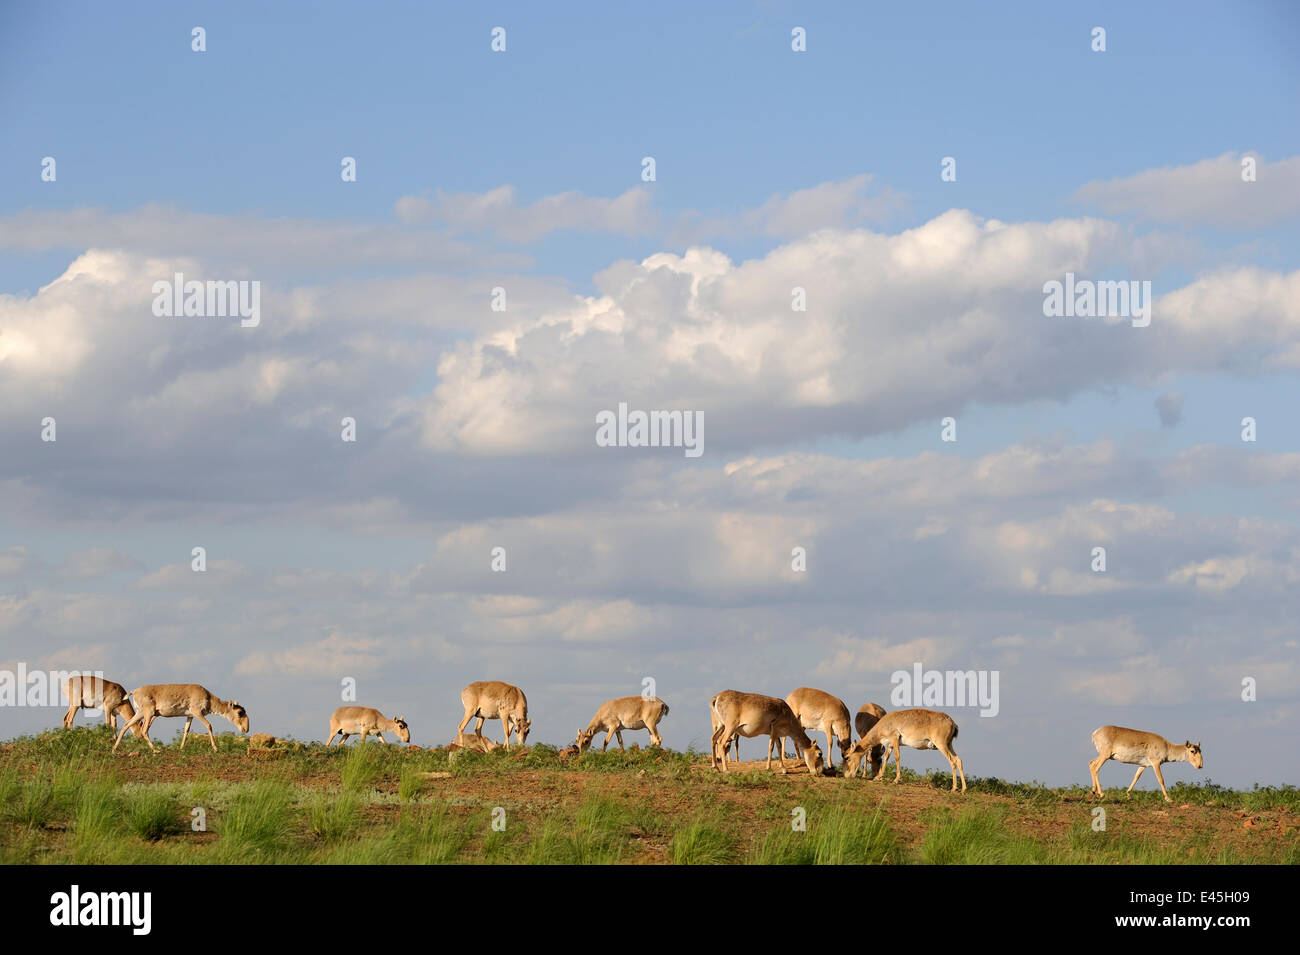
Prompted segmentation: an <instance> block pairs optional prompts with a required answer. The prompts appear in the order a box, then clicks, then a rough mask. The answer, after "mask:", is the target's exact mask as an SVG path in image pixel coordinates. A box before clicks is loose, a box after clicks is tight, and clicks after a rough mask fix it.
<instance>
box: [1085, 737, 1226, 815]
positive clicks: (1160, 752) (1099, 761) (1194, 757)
mask: <svg viewBox="0 0 1300 955" xmlns="http://www.w3.org/2000/svg"><path fill="white" fill-rule="evenodd" d="M1092 745H1093V746H1096V747H1097V758H1096V759H1094V760H1092V761H1091V762H1090V763H1088V772H1089V773H1091V774H1092V790H1091V791H1092V792H1094V793H1096V794H1097V795H1098V796H1105V795H1106V793H1105V791H1104V790H1102V788H1101V779H1100V778H1098V776H1097V772H1098V770H1100V769H1101V767H1102V766H1104V765H1105V763H1106V760H1108V759H1114V760H1117V761H1119V762H1121V763H1130V764H1136V765H1137V768H1138V771H1137V772H1136V773H1134V775H1133V782H1131V783H1129V784H1128V789H1127V790H1125V792H1129V793H1131V792H1132V791H1133V787H1134V786H1136V785H1137V781H1138V777H1139V776H1141V775H1142V772H1143V770H1145V769H1146V768H1147V767H1148V766H1150V767H1151V768H1152V769H1154V770H1155V772H1156V782H1158V783H1159V784H1160V791H1161V792H1162V793H1164V794H1165V802H1173V800H1172V799H1170V798H1169V793H1168V791H1167V790H1166V789H1165V778H1164V776H1162V775H1161V774H1160V764H1161V763H1191V764H1192V765H1193V766H1194V767H1195V768H1197V769H1200V768H1201V767H1202V766H1203V765H1205V760H1204V759H1203V758H1202V757H1201V744H1200V743H1193V742H1192V741H1191V740H1188V741H1186V742H1184V743H1183V744H1182V745H1181V746H1179V745H1177V744H1175V743H1171V742H1169V740H1167V739H1165V738H1164V737H1163V736H1157V735H1156V734H1155V733H1146V732H1143V731H1142V730H1131V729H1128V728H1127V727H1124V726H1100V727H1098V728H1097V729H1095V730H1093V732H1092Z"/></svg>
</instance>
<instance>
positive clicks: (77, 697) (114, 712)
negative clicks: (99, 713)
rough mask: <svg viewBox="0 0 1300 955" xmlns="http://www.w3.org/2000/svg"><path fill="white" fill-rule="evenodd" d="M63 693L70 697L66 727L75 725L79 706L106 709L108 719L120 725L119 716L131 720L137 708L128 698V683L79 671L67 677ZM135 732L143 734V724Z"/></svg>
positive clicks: (110, 724)
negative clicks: (82, 673)
mask: <svg viewBox="0 0 1300 955" xmlns="http://www.w3.org/2000/svg"><path fill="white" fill-rule="evenodd" d="M63 695H64V696H66V697H67V698H68V712H66V713H64V714H63V728H64V729H72V724H73V723H75V722H76V719H77V710H79V709H81V708H82V707H85V708H86V709H88V710H103V711H104V723H105V724H106V725H108V726H110V727H111V728H112V729H114V730H116V729H117V718H118V716H121V717H122V719H123V720H129V719H131V717H133V716H135V708H134V707H132V706H131V702H130V701H129V700H128V699H127V698H126V696H127V693H126V687H124V686H122V684H121V683H114V682H113V681H112V680H105V679H104V678H103V677H97V676H88V675H81V674H78V675H76V676H71V677H68V679H66V680H64V681H63ZM135 735H136V736H143V735H144V731H143V729H142V728H141V727H140V724H138V723H137V724H136V726H135Z"/></svg>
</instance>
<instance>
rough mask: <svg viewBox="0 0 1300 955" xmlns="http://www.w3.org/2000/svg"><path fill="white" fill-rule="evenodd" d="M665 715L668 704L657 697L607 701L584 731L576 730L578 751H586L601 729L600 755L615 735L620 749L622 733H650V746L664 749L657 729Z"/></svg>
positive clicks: (635, 697)
mask: <svg viewBox="0 0 1300 955" xmlns="http://www.w3.org/2000/svg"><path fill="white" fill-rule="evenodd" d="M667 715H668V704H667V703H665V702H664V701H663V700H661V699H659V697H657V696H652V697H649V698H647V697H644V696H620V697H619V698H618V699H614V700H606V701H605V702H604V703H602V704H601V706H600V709H598V710H597V711H596V715H595V716H593V717H592V718H591V722H590V723H588V724H587V728H586V729H585V730H582V729H580V730H578V752H580V753H583V752H586V751H587V748H588V747H589V746H591V741H592V740H593V739H595V737H596V734H597V733H599V732H600V731H601V730H604V731H605V745H604V746H602V747H601V748H600V751H601V752H602V753H603V752H605V751H606V750H607V749H609V741H610V740H611V739H612V738H614V737H615V736H617V737H618V748H619V749H622V748H623V730H642V729H644V730H649V731H650V745H651V746H663V744H664V740H663V737H662V736H660V735H659V730H658V726H659V721H660V720H661V719H663V718H664V717H665V716H667Z"/></svg>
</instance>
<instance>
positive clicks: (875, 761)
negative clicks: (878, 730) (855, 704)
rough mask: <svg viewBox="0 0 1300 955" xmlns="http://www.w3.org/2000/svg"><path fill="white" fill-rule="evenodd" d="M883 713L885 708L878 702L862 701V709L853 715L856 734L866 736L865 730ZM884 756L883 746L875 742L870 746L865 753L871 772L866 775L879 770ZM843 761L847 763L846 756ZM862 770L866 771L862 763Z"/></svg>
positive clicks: (876, 721) (878, 720) (877, 720)
mask: <svg viewBox="0 0 1300 955" xmlns="http://www.w3.org/2000/svg"><path fill="white" fill-rule="evenodd" d="M884 715H885V708H884V707H883V706H881V705H880V704H879V703H863V704H862V709H860V710H858V715H857V716H855V717H853V726H854V728H856V729H857V731H858V736H860V737H861V736H866V735H867V730H869V729H871V727H873V726H875V725H876V724H877V723H878V722H880V718H881V717H882V716H884ZM884 758H885V747H884V746H882V745H880V744H877V745H875V746H873V747H871V751H870V752H869V753H868V754H867V762H868V763H870V764H871V772H870V773H869V774H868V775H871V776H874V775H876V773H878V772H880V764H881V763H882V762H883V761H884ZM845 763H846V764H847V763H848V757H847V756H846V757H845ZM863 772H864V773H865V772H866V768H865V765H864V768H863Z"/></svg>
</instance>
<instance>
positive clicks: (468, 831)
mask: <svg viewBox="0 0 1300 955" xmlns="http://www.w3.org/2000/svg"><path fill="white" fill-rule="evenodd" d="M218 743H219V747H220V748H219V751H218V752H216V753H213V752H212V750H211V747H210V746H209V744H208V742H207V739H206V738H200V739H198V740H191V741H190V742H189V743H188V744H187V745H186V748H185V751H184V752H178V751H177V750H176V746H175V742H174V741H173V742H172V743H170V744H168V745H166V746H165V747H164V746H161V744H160V752H158V753H150V752H149V751H148V750H147V749H145V748H144V746H143V744H142V743H140V742H139V741H138V740H135V739H134V738H129V739H128V740H124V741H123V743H122V750H121V751H119V752H118V753H117V754H116V755H114V754H112V753H110V748H111V746H112V736H111V734H110V733H109V731H108V730H107V728H106V727H104V726H102V725H100V726H95V727H93V728H87V727H79V728H76V729H73V730H54V731H50V732H46V733H42V734H41V735H39V736H35V737H22V738H20V739H16V740H12V741H10V742H9V743H6V744H3V745H0V861H3V862H5V863H10V864H13V863H205V862H208V863H457V862H471V863H472V862H487V863H499V862H507V863H611V862H624V863H683V864H692V863H725V862H750V863H787V864H797V863H894V864H908V863H958V864H961V863H1088V864H1092V863H1138V864H1168V863H1201V862H1209V863H1229V864H1231V863H1287V864H1295V863H1300V790H1297V789H1296V788H1295V787H1292V786H1285V787H1268V788H1256V789H1254V790H1251V791H1233V790H1229V789H1224V788H1223V787H1220V786H1216V785H1214V784H1213V783H1212V782H1209V781H1207V782H1205V783H1204V784H1203V785H1189V784H1187V783H1181V782H1180V783H1177V784H1175V785H1173V786H1170V787H1169V789H1170V795H1171V796H1172V797H1173V799H1174V802H1173V803H1172V804H1168V803H1165V802H1164V800H1163V799H1162V798H1161V796H1160V793H1159V792H1158V791H1156V792H1152V791H1143V792H1136V791H1135V792H1134V794H1133V796H1132V798H1125V796H1124V786H1126V785H1127V780H1128V779H1130V778H1132V777H1131V776H1129V775H1126V774H1115V773H1112V774H1108V776H1107V777H1106V779H1104V780H1103V782H1104V783H1105V782H1109V783H1110V784H1111V788H1109V789H1108V790H1107V796H1106V799H1105V800H1104V801H1101V802H1100V803H1099V802H1098V801H1097V800H1096V799H1095V798H1094V797H1091V796H1090V795H1089V794H1088V792H1087V790H1086V789H1085V788H1083V787H1081V786H1078V787H1070V788H1065V789H1050V788H1048V787H1046V786H1042V785H1039V784H1037V783H1008V782H1003V781H1002V780H999V779H975V778H973V777H968V783H969V789H968V790H967V792H966V793H965V794H964V795H963V794H960V793H959V794H952V793H950V792H948V786H949V785H950V779H951V777H950V776H949V775H948V774H947V773H939V772H933V773H931V774H929V775H926V776H922V775H917V774H915V773H911V772H908V771H906V770H905V771H904V780H903V783H902V785H897V786H896V785H894V784H893V783H892V782H879V783H876V782H868V781H866V780H863V779H843V778H816V779H814V778H811V777H810V776H808V774H807V771H806V770H805V769H804V768H803V766H802V765H800V766H799V769H798V771H797V772H792V773H791V774H790V775H788V776H781V775H779V774H778V773H776V772H775V770H774V771H773V772H771V773H768V772H766V771H764V770H763V768H762V767H763V764H762V763H761V762H759V763H746V764H743V766H744V771H740V772H734V773H731V774H728V775H725V776H724V775H723V774H721V773H717V772H714V771H712V770H711V769H710V768H709V761H708V758H707V757H706V756H703V755H701V754H698V753H690V752H687V753H681V752H674V751H671V750H662V751H661V750H655V749H646V750H629V751H628V752H626V753H619V752H611V753H608V754H601V753H599V752H596V753H587V754H585V755H583V756H581V757H573V756H566V754H562V753H561V752H560V751H558V750H556V749H554V748H552V747H549V746H532V747H530V748H528V749H527V750H523V751H520V750H513V751H509V752H506V751H497V752H493V753H474V752H468V751H464V750H461V751H455V752H449V751H448V750H446V749H408V748H406V747H404V746H387V747H385V746H381V745H378V744H375V743H367V744H366V745H365V746H364V747H357V746H354V745H350V746H347V747H345V748H337V747H336V748H333V749H330V750H326V749H324V747H323V745H322V744H320V743H313V744H310V745H302V744H294V743H289V744H287V745H285V744H279V745H277V746H276V747H274V748H271V749H259V748H253V749H250V747H249V745H248V744H247V742H246V741H244V740H242V739H239V738H237V737H234V736H231V735H224V736H220V737H218ZM757 745H758V744H756V743H754V742H751V743H750V750H751V752H752V751H753V749H754V748H755V747H756V746H757ZM892 776H893V768H892V766H891V768H890V771H889V774H888V776H887V778H888V779H892ZM1121 777H1123V780H1122V781H1121ZM1097 805H1102V806H1104V807H1105V810H1106V829H1105V831H1102V832H1099V831H1094V830H1093V827H1092V823H1093V815H1092V810H1093V808H1094V807H1095V806H1097ZM196 808H197V809H199V810H200V813H198V814H196V813H194V810H195V809H196ZM798 810H802V811H803V812H802V815H803V818H804V819H805V820H806V825H805V831H801V832H800V831H794V829H793V827H792V820H795V819H797V818H798V817H799V813H798ZM200 816H201V818H202V820H203V822H204V828H203V829H202V830H200V831H196V830H195V829H194V828H193V825H192V824H193V823H194V822H196V821H197V820H198V819H199V818H200ZM494 819H496V820H497V828H494V826H493V822H494Z"/></svg>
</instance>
